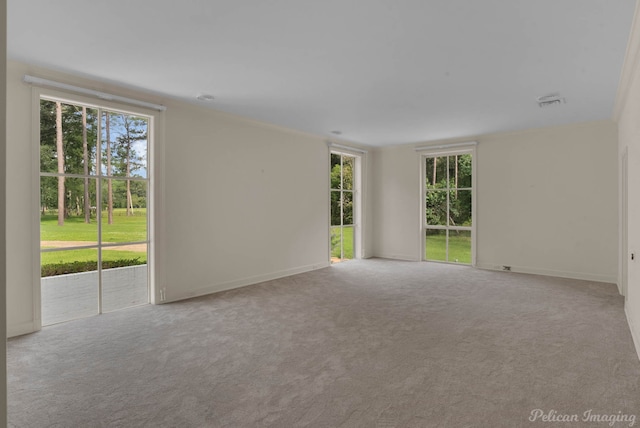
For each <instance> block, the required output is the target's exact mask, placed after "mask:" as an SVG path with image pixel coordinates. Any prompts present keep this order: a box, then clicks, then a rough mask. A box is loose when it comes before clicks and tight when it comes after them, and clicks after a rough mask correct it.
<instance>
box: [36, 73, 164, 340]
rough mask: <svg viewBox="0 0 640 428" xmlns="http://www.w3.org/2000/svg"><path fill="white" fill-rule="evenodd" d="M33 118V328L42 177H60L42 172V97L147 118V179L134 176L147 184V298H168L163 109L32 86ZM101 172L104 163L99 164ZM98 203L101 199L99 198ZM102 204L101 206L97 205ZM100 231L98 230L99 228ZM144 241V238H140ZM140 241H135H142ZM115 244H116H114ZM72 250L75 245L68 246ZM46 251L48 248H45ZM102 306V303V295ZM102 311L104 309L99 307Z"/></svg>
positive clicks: (38, 320) (38, 306) (38, 288)
mask: <svg viewBox="0 0 640 428" xmlns="http://www.w3.org/2000/svg"><path fill="white" fill-rule="evenodd" d="M31 91H32V96H31V100H32V117H31V126H32V127H31V135H32V138H31V140H32V147H31V151H32V155H31V158H32V164H31V171H32V172H31V177H32V186H31V189H32V190H31V195H32V199H31V216H32V217H31V219H32V220H31V224H32V229H31V235H32V239H31V247H32V274H31V277H32V293H33V313H34V321H33V322H34V330H36V331H37V330H41V329H42V306H41V305H42V299H41V272H40V265H41V259H40V254H41V252H42V250H41V248H40V239H41V237H40V212H39V208H40V202H41V201H40V179H41V177H43V176H58V174H57V173H44V175H43V174H41V171H40V100H41V99H45V100H51V101H59V102H62V103H67V104H73V105H78V106H85V107H87V108H92V109H100V110H103V111H104V110H106V111H112V112H117V113H124V114H130V115H135V116H141V117H144V118H147V119H148V121H149V122H148V129H147V135H148V136H147V140H148V143H147V144H148V145H147V178H145V179H143V180H141V179H140V178H131V179H132V180H135V181H144V182H146V183H147V239H146V241H144V243H146V244H147V278H148V298H149V303H150V304H157V303H160V302H161V301H164V300H166V288H165V286H164V283H161V284H159V283H158V280H160V279H161V278H163V277H164V275H163V274H164V272H163V269H164V268H163V264H162V263H161V261H160V260H159V257H158V255H159V253H158V251H157V247H158V243H159V242H160V241H162V240H163V239H164V234H163V233H162V231H163V227H162V225H163V223H164V222H163V219H162V217H161V216H159V215H158V213H159V212H161V207H162V206H163V198H162V193H161V192H162V189H163V188H164V183H163V177H162V175H161V171H162V168H161V167H160V166H161V165H162V162H163V158H164V157H163V148H164V144H163V132H162V123H163V121H164V111H156V110H153V109H148V108H145V107H139V106H133V105H128V104H124V103H121V102H112V101H108V100H103V99H94V98H91V97H88V96H84V95H78V94H76V93H73V92H70V91H65V90H58V89H51V88H46V87H40V86H33V87H32V89H31ZM96 168H99V169H100V171H101V165H97V166H96ZM65 176H76V175H75V174H65ZM84 177H85V176H84V174H79V175H77V178H84ZM89 177H90V179H93V180H107V178H108V177H107V176H106V175H103V174H102V173H101V172H100V173H99V174H97V175H95V176H91V174H90V175H89ZM110 178H112V179H116V180H120V179H122V180H125V179H126V178H125V177H113V176H112V177H110ZM96 202H97V203H98V201H96ZM98 206H99V205H98ZM98 233H99V231H98ZM140 242H141V241H140ZM140 242H138V241H136V242H132V243H140ZM126 244H129V242H126V243H117V245H126ZM113 245H116V244H113ZM107 246H109V244H106V245H105V244H101V245H100V248H102V247H107ZM80 248H98V247H97V246H83V247H80ZM68 249H69V250H72V249H74V248H72V247H69V248H68ZM45 252H46V250H45ZM99 299H100V305H102V302H101V299H102V296H100V297H99ZM99 309H100V311H99V313H102V309H101V308H99Z"/></svg>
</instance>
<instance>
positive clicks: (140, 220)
mask: <svg viewBox="0 0 640 428" xmlns="http://www.w3.org/2000/svg"><path fill="white" fill-rule="evenodd" d="M109 195H111V196H109ZM110 207H112V208H111V209H110ZM146 240H147V182H146V181H137V180H122V179H104V180H102V242H139V241H146Z"/></svg>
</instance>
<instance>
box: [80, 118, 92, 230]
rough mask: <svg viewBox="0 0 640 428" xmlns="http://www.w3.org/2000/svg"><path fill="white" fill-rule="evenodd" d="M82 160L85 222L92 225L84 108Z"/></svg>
mask: <svg viewBox="0 0 640 428" xmlns="http://www.w3.org/2000/svg"><path fill="white" fill-rule="evenodd" d="M82 160H83V167H84V175H85V178H84V222H85V223H91V204H90V201H89V177H88V175H89V150H88V144H87V108H86V107H84V106H83V107H82Z"/></svg>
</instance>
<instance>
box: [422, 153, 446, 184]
mask: <svg viewBox="0 0 640 428" xmlns="http://www.w3.org/2000/svg"><path fill="white" fill-rule="evenodd" d="M425 174H426V179H427V188H438V189H443V188H446V187H447V157H446V156H443V157H432V158H427V165H426V171H425Z"/></svg>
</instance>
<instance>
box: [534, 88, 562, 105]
mask: <svg viewBox="0 0 640 428" xmlns="http://www.w3.org/2000/svg"><path fill="white" fill-rule="evenodd" d="M537 101H538V106H539V107H540V108H546V107H551V106H555V105H560V104H566V103H567V100H566V99H565V98H563V97H561V96H560V94H559V93H557V92H556V93H553V94H549V95H543V96H541V97H538V98H537Z"/></svg>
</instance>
